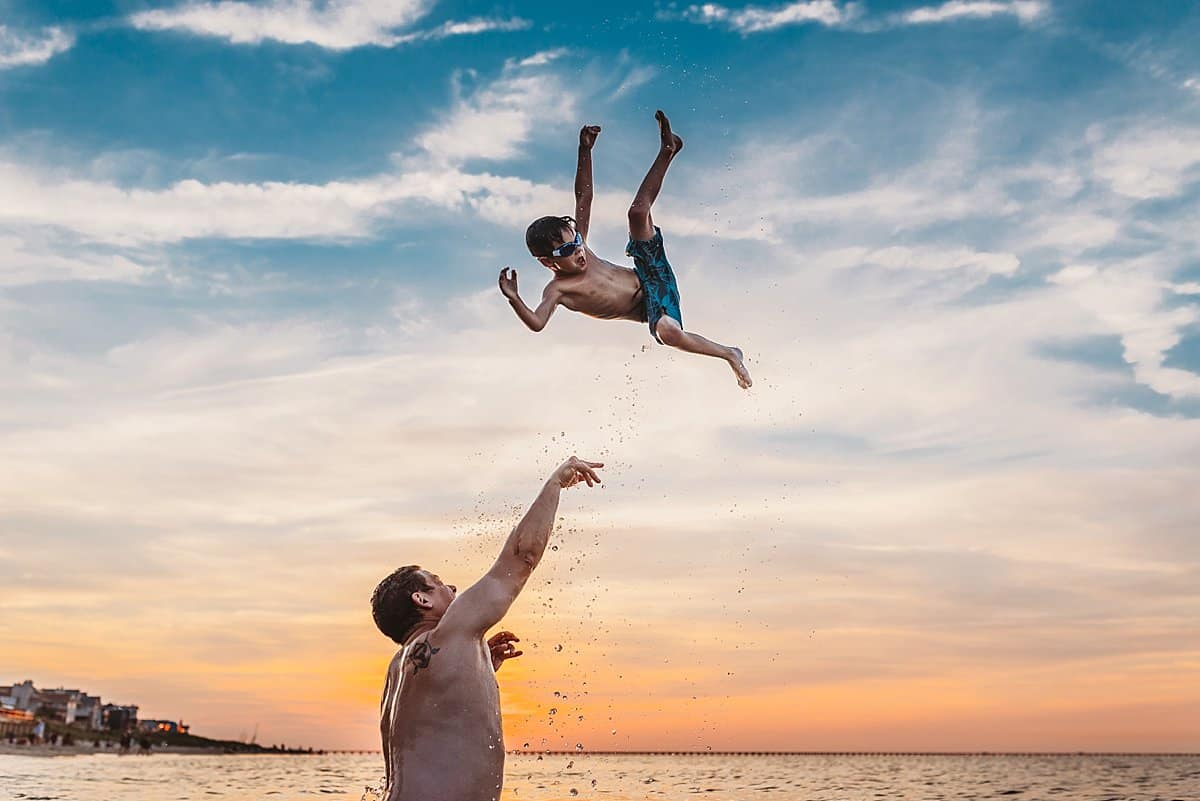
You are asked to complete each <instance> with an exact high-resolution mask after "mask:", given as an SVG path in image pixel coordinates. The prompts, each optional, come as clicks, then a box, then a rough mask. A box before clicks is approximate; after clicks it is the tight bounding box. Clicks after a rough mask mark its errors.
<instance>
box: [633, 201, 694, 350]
mask: <svg viewBox="0 0 1200 801" xmlns="http://www.w3.org/2000/svg"><path fill="white" fill-rule="evenodd" d="M625 255H626V256H633V268H634V270H635V271H636V272H637V276H638V280H639V281H641V282H642V295H643V297H644V298H645V302H646V322H647V323H649V324H650V334H651V336H653V337H654V339H655V340H657V341H658V343H659V344H660V345H661V344H662V340H661V339H659V338H658V334H656V333H655V332H654V327H655V326H656V325H658V321H659V320H660V319H661V318H662V316H663V315H664V314H665V315H667V316H668V317H670V318H672V319H673V320H675V322H677V323H679V324H680V325H683V316H682V315H681V314H680V313H679V285H678V284H676V283H675V273H674V272H673V271H672V270H671V264H670V262H668V261H667V254H666V253H665V252H664V251H663V239H662V229H661V228H659V227H658V226H657V225H656V226H654V238H653V239H642V240H633V239H631V240H629V244H628V245H626V246H625Z"/></svg>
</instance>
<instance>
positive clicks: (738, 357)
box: [729, 348, 754, 389]
mask: <svg viewBox="0 0 1200 801" xmlns="http://www.w3.org/2000/svg"><path fill="white" fill-rule="evenodd" d="M730 351H732V354H731V355H732V356H733V358H731V359H730V360H729V366H730V367H732V368H733V374H734V375H735V376H737V382H738V386H739V387H741V388H742V389H750V387H751V386H753V384H754V381H753V380H752V379H751V378H750V371H749V370H747V369H746V365H745V364H743V363H742V350H741V348H730Z"/></svg>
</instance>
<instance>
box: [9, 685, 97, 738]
mask: <svg viewBox="0 0 1200 801" xmlns="http://www.w3.org/2000/svg"><path fill="white" fill-rule="evenodd" d="M102 706H103V705H102V704H101V702H100V696H98V695H88V694H87V693H85V692H83V691H82V690H68V689H66V688H64V687H58V688H55V689H53V690H39V689H38V688H36V687H34V686H33V681H31V680H30V679H26V680H25V681H23V682H21V683H20V684H12V685H9V686H0V708H5V709H13V710H20V711H23V712H28V713H30V714H34V715H39V716H41V717H46V718H50V719H52V720H57V721H60V722H62V723H69V724H71V725H73V726H83V727H84V728H88V729H99V728H100V726H101V708H102Z"/></svg>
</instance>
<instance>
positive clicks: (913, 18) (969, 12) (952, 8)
mask: <svg viewBox="0 0 1200 801" xmlns="http://www.w3.org/2000/svg"><path fill="white" fill-rule="evenodd" d="M1046 10H1047V4H1046V3H1045V2H1042V0H949V2H946V3H942V4H941V5H939V6H923V7H921V8H914V9H912V10H911V11H905V12H903V13H901V14H898V15H896V16H895V17H893V18H892V21H893V23H899V24H907V25H926V24H930V23H939V22H952V21H954V20H959V19H967V18H980V19H987V18H990V17H997V16H1014V17H1016V18H1017V19H1018V20H1020V21H1021V22H1025V23H1028V22H1033V21H1034V20H1036V19H1038V18H1039V17H1041V16H1042V15H1043V14H1045V13H1046Z"/></svg>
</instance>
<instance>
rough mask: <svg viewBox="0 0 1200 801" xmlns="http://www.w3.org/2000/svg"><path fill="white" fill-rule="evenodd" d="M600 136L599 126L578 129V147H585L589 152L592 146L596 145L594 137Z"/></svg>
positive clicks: (586, 126)
mask: <svg viewBox="0 0 1200 801" xmlns="http://www.w3.org/2000/svg"><path fill="white" fill-rule="evenodd" d="M599 135H600V126H599V125H585V126H583V127H582V128H580V129H579V146H580V147H586V148H588V149H589V150H590V149H591V147H592V145H594V144H596V137H597V136H599Z"/></svg>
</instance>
